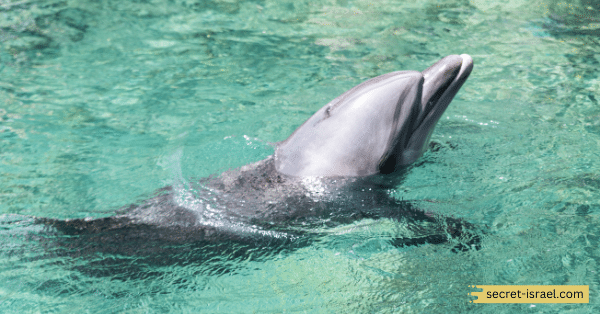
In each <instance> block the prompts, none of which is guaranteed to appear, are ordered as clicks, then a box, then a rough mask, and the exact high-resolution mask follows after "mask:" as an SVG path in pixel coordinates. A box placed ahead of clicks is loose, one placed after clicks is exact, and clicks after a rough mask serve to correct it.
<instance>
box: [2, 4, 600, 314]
mask: <svg viewBox="0 0 600 314" xmlns="http://www.w3.org/2000/svg"><path fill="white" fill-rule="evenodd" d="M599 8H600V3H598V2H597V1H596V2H594V1H583V0H582V1H581V2H578V1H575V2H572V3H569V4H567V3H564V2H560V1H517V0H511V1H496V2H490V1H478V0H477V1H475V0H473V1H427V2H424V1H350V0H348V1H344V0H341V1H310V2H309V1H306V2H303V1H287V2H286V1H279V0H278V1H258V2H250V1H245V2H236V1H233V0H222V1H216V0H215V1H199V0H189V1H183V0H182V1H179V0H175V1H159V0H156V1H152V0H150V1H52V0H47V1H34V0H32V1H12V3H11V2H9V1H3V2H0V44H1V45H2V47H1V48H0V173H1V176H0V215H1V216H0V221H1V222H0V226H1V229H0V243H1V244H2V245H1V247H0V283H2V284H0V311H2V312H6V313H24V312H56V313H63V312H64V313H66V312H90V313H101V312H102V313H103V312H106V313H114V312H124V313H142V312H144V313H145V312H194V313H195V312H200V311H201V312H207V313H235V312H245V313H251V312H256V313H264V312H322V313H327V312H339V313H343V312H353V313H390V312H415V313H420V312H429V313H447V312H477V313H481V312H483V313H489V312H493V313H501V312H502V313H504V312H506V313H513V312H515V311H527V312H545V313H558V312H561V313H563V312H569V311H570V312H571V313H585V312H589V313H594V312H597V311H598V301H597V298H596V296H597V291H598V280H599V278H598V265H597V264H598V262H599V261H600V250H599V249H598V245H599V241H600V238H599V235H598V230H599V229H598V226H599V221H598V220H599V218H600V216H599V215H600V197H599V196H600V166H599V164H598V156H599V155H600V148H599V144H600V122H599V121H600V120H599V118H600V106H599V104H598V97H600V95H598V91H599V90H600V80H599V79H598V77H599V75H598V74H599V72H600V70H598V69H599V66H598V64H599V62H600V59H599V57H598V55H600V54H598V52H600V45H599V44H598V37H597V34H598V31H599V29H600V26H599V25H600V24H598V23H599V22H598V21H600V12H599ZM461 53H467V54H470V55H471V56H472V57H473V60H474V63H475V68H474V71H473V73H472V74H471V76H470V78H469V80H468V81H467V82H466V83H465V85H464V86H463V88H462V89H461V91H460V92H459V94H458V95H457V97H456V98H455V100H454V101H453V102H452V104H451V105H450V107H449V108H448V110H447V111H446V114H445V115H444V116H443V117H442V119H441V120H440V122H439V124H438V127H437V128H436V131H435V133H434V135H433V140H434V141H435V142H438V143H440V144H441V149H439V150H438V151H436V152H429V153H427V154H426V155H425V156H424V157H422V159H421V160H420V161H419V162H418V163H417V165H416V166H415V167H413V168H412V169H411V170H410V172H409V173H408V174H407V175H406V178H405V180H404V181H403V182H402V183H401V184H400V185H399V186H397V187H396V188H395V190H394V191H393V193H394V195H395V196H396V197H398V198H401V199H405V200H414V201H415V202H416V203H417V204H419V206H420V207H421V208H422V209H423V210H424V211H427V212H432V213H436V214H441V215H444V216H448V217H455V218H461V219H464V220H465V221H468V222H469V223H471V224H473V225H476V226H479V227H481V228H482V229H484V230H486V234H485V236H484V237H483V238H482V241H481V246H482V248H481V249H480V250H471V251H466V252H458V253H456V252H453V251H452V250H451V247H450V246H447V245H431V244H425V245H422V246H417V247H412V248H409V249H399V248H395V247H393V246H391V245H390V244H389V243H387V242H386V241H385V239H383V237H382V234H385V233H386V230H391V229H393V228H394V223H393V222H392V221H389V220H382V221H367V220H365V221H359V222H356V223H354V224H353V225H350V226H345V227H342V228H337V229H335V230H332V231H331V232H330V233H331V234H330V235H328V236H326V237H324V238H323V239H321V240H319V241H316V242H315V243H313V244H312V245H310V246H307V247H303V248H301V249H298V250H296V251H293V252H291V253H289V254H279V255H276V256H273V257H272V258H270V259H267V260H264V261H241V262H239V263H240V264H239V265H238V266H239V267H238V271H235V272H228V273H224V274H220V275H214V274H210V273H206V272H203V268H202V267H203V266H202V265H195V264H191V265H177V264H175V265H169V266H163V267H149V268H148V269H147V272H148V273H153V274H154V275H152V276H147V277H144V276H140V278H136V279H131V280H117V279H115V278H111V277H110V276H102V277H94V276H87V275H86V274H84V273H81V272H78V271H77V270H76V268H75V267H73V266H74V265H76V266H83V267H85V265H86V263H88V262H89V261H88V260H86V259H69V258H67V257H52V256H46V254H47V252H46V251H45V249H44V248H43V247H42V246H41V245H40V244H39V243H38V241H36V240H32V238H31V237H30V235H32V234H38V233H39V232H40V227H39V226H36V225H34V224H32V223H31V222H30V219H28V218H27V217H31V216H38V217H52V218H63V219H64V218H83V217H104V216H109V215H111V214H113V213H114V212H115V211H116V210H117V209H118V208H120V207H122V206H125V205H128V204H131V203H134V202H136V201H139V200H143V199H147V198H149V197H151V196H152V195H153V193H154V191H156V190H157V189H159V188H161V187H163V186H165V185H169V184H173V182H176V181H177V180H184V181H186V180H187V181H186V182H192V181H194V180H195V178H200V177H206V176H209V175H211V174H218V173H221V172H223V171H225V170H227V169H230V168H235V167H239V166H241V165H244V164H248V163H250V162H254V161H257V160H260V159H263V158H264V157H266V156H268V155H270V154H272V153H273V148H272V146H271V145H270V143H273V142H277V141H280V140H283V139H285V138H286V137H287V136H288V135H289V134H290V133H291V132H292V131H293V130H294V129H295V128H296V127H297V126H299V125H300V124H301V123H302V122H303V121H304V120H305V119H307V118H308V117H309V116H310V115H311V114H312V113H314V112H315V111H316V110H317V109H319V108H320V107H321V106H323V105H324V104H326V103H327V102H328V101H329V100H331V99H333V98H335V97H336V96H338V95H339V94H341V93H342V92H344V91H345V90H347V89H349V88H351V87H353V86H354V85H356V84H358V83H360V82H362V81H364V80H366V79H368V78H371V77H374V76H377V75H380V74H383V73H387V72H391V71H396V70H408V69H410V70H423V69H425V68H426V67H428V66H429V65H431V64H433V63H434V62H435V61H437V60H439V59H440V58H442V57H444V56H446V55H449V54H461ZM97 258H98V259H103V258H109V257H106V256H101V255H99V256H98V257H97ZM133 262H135V261H133ZM472 284H514V285H519V284H520V285H538V284H556V285H560V284H579V285H589V286H590V295H591V297H590V303H591V304H589V305H578V304H566V305H562V304H537V305H531V304H512V305H511V304H508V305H494V304H469V303H468V301H469V299H470V298H469V297H468V296H467V293H468V292H469V291H470V289H469V288H468V285H472Z"/></svg>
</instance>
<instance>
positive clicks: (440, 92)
mask: <svg viewBox="0 0 600 314" xmlns="http://www.w3.org/2000/svg"><path fill="white" fill-rule="evenodd" d="M472 69H473V59H472V58H471V56H469V55H467V54H462V55H450V56H447V57H445V58H443V59H442V60H440V61H438V62H437V63H435V64H434V65H432V66H430V67H429V68H427V69H426V70H425V71H423V72H422V73H423V79H424V82H423V93H422V98H421V106H422V107H421V112H420V114H419V118H418V119H417V121H418V124H417V125H418V126H419V127H421V125H422V124H423V123H426V124H427V125H432V124H433V125H435V123H437V121H438V119H439V118H440V117H441V116H442V114H443V113H444V111H445V110H446V108H447V107H448V105H449V104H450V102H451V101H452V99H453V98H454V96H455V95H456V93H457V92H458V91H459V90H460V88H461V86H462V85H463V83H464V82H465V81H466V80H467V78H468V77H469V74H471V71H472Z"/></svg>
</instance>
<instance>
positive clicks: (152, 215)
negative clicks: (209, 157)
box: [37, 54, 479, 267]
mask: <svg viewBox="0 0 600 314" xmlns="http://www.w3.org/2000/svg"><path fill="white" fill-rule="evenodd" d="M472 69H473V61H472V59H471V57H470V56H468V55H465V54H463V55H451V56H448V57H445V58H443V59H441V60H440V61H438V62H437V63H435V64H434V65H432V66H431V67H429V68H428V69H426V70H425V71H423V72H417V71H399V72H392V73H388V74H384V75H381V76H378V77H375V78H373V79H370V80H368V81H365V82H363V83H361V84H359V85H357V86H355V87H354V88H352V89H350V90H348V91H347V92H345V93H343V94H342V95H340V96H339V97H337V98H336V99H334V100H333V101H331V102H330V103H328V104H327V105H325V106H324V107H323V108H321V109H320V110H318V111H317V112H316V113H315V114H314V115H313V116H311V117H310V118H309V119H308V120H307V121H306V122H304V124H302V125H301V126H300V127H299V128H298V129H296V131H294V133H293V134H292V135H291V136H290V137H289V138H288V139H286V140H284V141H283V142H281V143H279V144H278V145H277V147H276V151H275V154H274V155H273V156H269V157H267V158H266V159H264V160H261V161H258V162H256V163H253V164H250V165H246V166H243V167H241V168H238V169H234V170H230V171H227V172H225V173H222V174H221V175H219V176H211V177H209V178H205V179H202V180H200V182H198V183H194V184H196V185H195V186H194V187H193V188H191V189H190V188H185V187H184V185H182V184H174V185H173V186H169V187H166V188H163V189H161V190H160V191H158V193H157V195H156V196H155V197H153V198H151V199H148V200H144V201H141V202H139V203H136V204H132V205H130V206H128V207H125V208H122V209H121V210H119V211H118V214H117V215H114V216H110V217H106V218H97V219H69V220H58V219H51V218H39V219H37V222H38V223H41V224H44V225H46V226H47V227H48V228H50V229H51V230H52V231H53V232H58V233H59V234H60V235H67V237H63V236H59V237H58V238H57V240H56V241H55V242H56V243H58V244H60V245H61V246H64V247H67V248H68V250H67V251H69V252H77V253H76V254H92V255H93V254H95V253H96V252H98V251H100V252H104V253H108V254H116V255H117V256H131V255H135V256H141V255H143V256H146V257H149V258H150V259H152V260H154V261H159V262H162V263H168V262H167V261H169V260H171V259H172V258H173V256H178V255H177V254H182V253H181V252H182V251H185V252H187V253H186V254H188V255H185V256H186V257H185V258H190V257H189V256H190V254H191V253H189V252H196V253H194V254H195V255H194V256H195V258H196V259H197V260H201V261H207V260H219V259H220V258H223V257H224V256H242V257H243V258H246V257H247V256H248V255H245V253H244V252H248V251H250V252H255V251H254V250H255V249H257V248H268V249H269V250H267V251H270V252H274V251H278V250H281V249H289V248H293V247H298V246H305V245H307V244H310V243H311V241H313V239H315V237H317V238H318V236H320V235H323V234H324V233H327V232H326V231H324V230H328V228H329V229H331V228H336V227H339V226H343V225H347V224H349V223H352V222H354V221H357V220H361V219H364V218H370V219H382V218H385V219H392V220H394V221H396V222H397V223H398V224H403V225H404V227H403V228H400V229H402V230H406V232H405V233H403V234H402V235H401V236H397V237H395V238H394V239H391V240H390V241H391V243H394V245H398V246H405V245H417V244H422V243H432V242H433V243H438V242H447V241H448V239H458V238H460V239H462V240H460V241H462V242H461V243H462V244H460V245H462V247H468V246H469V245H473V244H474V243H475V244H477V241H478V239H479V236H478V235H477V234H474V232H472V231H469V230H470V229H472V228H470V226H471V225H470V224H468V223H467V222H464V221H462V220H460V219H454V218H447V217H442V216H435V215H430V214H426V213H424V212H423V211H421V210H419V209H418V208H416V206H415V204H414V203H413V202H408V201H400V200H397V199H396V198H394V197H392V196H390V192H389V191H390V189H393V188H394V187H395V186H396V185H397V183H398V180H401V179H402V172H403V170H402V169H406V168H405V166H407V165H409V164H411V163H412V162H414V161H415V160H416V159H418V158H419V157H420V156H421V155H422V154H423V152H424V151H425V149H426V148H427V147H428V142H429V139H430V137H431V133H432V132H433V129H434V127H435V125H436V123H437V122H438V120H439V119H440V117H441V116H442V114H443V113H444V111H445V110H446V108H447V107H448V105H449V104H450V102H451V101H452V99H453V98H454V96H455V95H456V93H457V92H458V90H459V89H460V87H461V86H462V85H463V83H464V82H465V80H466V79H467V78H468V76H469V74H470V73H471V70H472ZM44 239H47V238H44ZM455 244H456V243H455ZM198 252H200V253H198ZM260 252H263V251H260ZM264 254H267V253H264ZM251 255H252V256H254V257H256V256H259V255H260V254H257V253H256V254H254V253H253V254H251ZM113 260H114V259H113ZM176 262H177V261H176ZM124 263H125V264H127V265H129V266H131V263H130V260H125V261H124ZM217 264H218V263H217ZM216 266H217V267H221V264H218V265H216Z"/></svg>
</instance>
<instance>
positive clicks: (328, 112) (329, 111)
mask: <svg viewBox="0 0 600 314" xmlns="http://www.w3.org/2000/svg"><path fill="white" fill-rule="evenodd" d="M325 116H326V117H327V118H329V117H331V106H328V107H327V108H325Z"/></svg>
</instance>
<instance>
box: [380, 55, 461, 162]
mask: <svg viewBox="0 0 600 314" xmlns="http://www.w3.org/2000/svg"><path fill="white" fill-rule="evenodd" d="M472 70H473V59H472V58H471V56H469V55H467V54H462V55H451V56H447V57H445V58H443V59H442V60H440V61H438V62H437V63H435V64H434V65H432V66H430V67H429V68H427V69H426V70H425V71H423V72H421V74H422V76H423V85H422V92H421V103H420V107H419V110H418V115H416V118H415V120H414V126H413V128H412V132H410V138H409V139H408V141H406V142H404V143H405V144H404V145H401V146H400V147H398V148H397V150H399V151H400V152H401V154H399V155H397V156H399V157H397V158H398V159H397V160H396V162H397V164H398V165H400V166H406V165H409V164H411V163H412V162H414V161H415V160H416V159H417V158H419V157H420V156H421V155H423V153H424V152H425V150H426V148H427V144H428V143H429V139H430V138H431V134H432V133H433V130H434V128H435V125H436V124H437V122H438V120H439V119H440V118H441V117H442V115H443V114H444V111H446V108H448V105H449V104H450V102H451V101H452V99H453V98H454V96H456V93H458V91H459V90H460V88H461V87H462V85H463V83H464V82H465V81H466V80H467V78H468V77H469V74H471V71H472ZM389 168H390V169H392V168H393V167H389ZM380 171H381V172H382V173H384V172H385V171H386V170H383V171H382V169H381V167H380ZM387 171H392V170H387Z"/></svg>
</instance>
